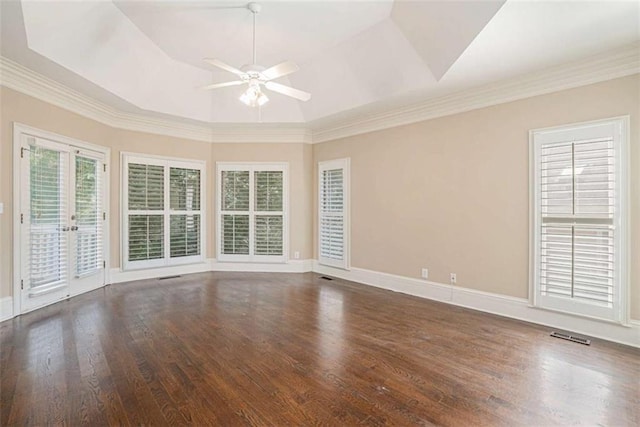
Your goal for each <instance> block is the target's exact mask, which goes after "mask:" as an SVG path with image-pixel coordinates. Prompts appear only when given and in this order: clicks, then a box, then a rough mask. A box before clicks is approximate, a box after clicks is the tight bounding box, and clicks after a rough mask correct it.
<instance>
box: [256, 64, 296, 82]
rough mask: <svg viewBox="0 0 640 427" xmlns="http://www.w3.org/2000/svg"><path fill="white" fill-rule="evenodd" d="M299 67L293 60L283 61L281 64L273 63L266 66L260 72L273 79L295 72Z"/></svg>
mask: <svg viewBox="0 0 640 427" xmlns="http://www.w3.org/2000/svg"><path fill="white" fill-rule="evenodd" d="M299 69H300V67H298V66H297V65H296V63H295V62H293V61H285V62H283V63H281V64H278V65H274V66H273V67H271V68H267V69H266V70H264V71H263V72H262V73H260V74H262V75H263V76H264V77H265V78H266V79H267V80H273V79H277V78H278V77H282V76H286V75H288V74H291V73H295V72H296V71H298V70H299Z"/></svg>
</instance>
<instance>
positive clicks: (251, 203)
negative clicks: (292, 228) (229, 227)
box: [249, 167, 256, 258]
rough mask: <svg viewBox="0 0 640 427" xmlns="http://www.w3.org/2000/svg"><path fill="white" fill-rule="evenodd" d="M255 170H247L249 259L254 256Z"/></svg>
mask: <svg viewBox="0 0 640 427" xmlns="http://www.w3.org/2000/svg"><path fill="white" fill-rule="evenodd" d="M254 174H255V168H253V167H251V168H249V257H251V258H253V257H254V256H255V248H254V246H255V212H254V209H255V197H256V191H255V188H254V186H255V176H254Z"/></svg>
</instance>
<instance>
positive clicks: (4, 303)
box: [0, 297, 13, 322]
mask: <svg viewBox="0 0 640 427" xmlns="http://www.w3.org/2000/svg"><path fill="white" fill-rule="evenodd" d="M12 317H13V297H3V298H0V322H4V321H5V320H9V319H11V318H12Z"/></svg>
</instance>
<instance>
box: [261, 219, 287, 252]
mask: <svg viewBox="0 0 640 427" xmlns="http://www.w3.org/2000/svg"><path fill="white" fill-rule="evenodd" d="M255 218H256V223H255V239H254V240H255V251H254V253H255V254H256V255H282V250H283V249H282V227H283V224H282V215H256V217H255Z"/></svg>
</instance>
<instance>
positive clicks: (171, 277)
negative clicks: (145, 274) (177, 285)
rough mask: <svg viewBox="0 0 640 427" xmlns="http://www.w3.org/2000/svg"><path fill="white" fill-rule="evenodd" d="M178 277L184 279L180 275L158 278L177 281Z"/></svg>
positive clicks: (159, 278)
mask: <svg viewBox="0 0 640 427" xmlns="http://www.w3.org/2000/svg"><path fill="white" fill-rule="evenodd" d="M178 277H182V276H180V275H177V276H164V277H158V280H167V279H177V278H178Z"/></svg>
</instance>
